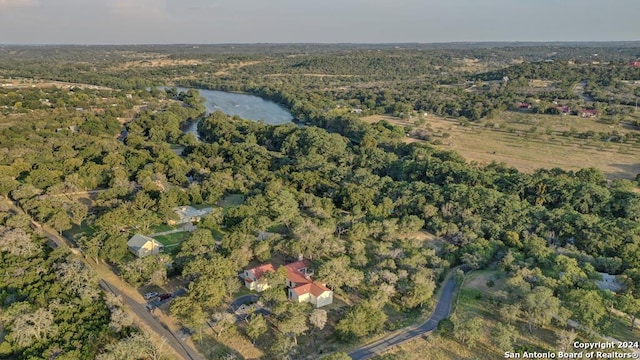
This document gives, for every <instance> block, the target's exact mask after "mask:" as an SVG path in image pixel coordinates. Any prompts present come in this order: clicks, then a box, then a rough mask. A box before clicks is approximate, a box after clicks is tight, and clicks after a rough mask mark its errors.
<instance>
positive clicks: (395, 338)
mask: <svg viewBox="0 0 640 360" xmlns="http://www.w3.org/2000/svg"><path fill="white" fill-rule="evenodd" d="M455 290H456V281H455V277H454V276H451V275H450V276H449V277H448V279H447V280H446V282H445V284H444V287H443V288H442V291H441V292H440V298H439V299H438V303H437V304H436V308H435V309H434V310H433V313H432V314H431V317H429V319H427V320H426V321H425V322H423V323H422V324H420V325H418V326H409V327H407V328H404V329H402V330H400V331H399V332H396V333H394V334H391V335H389V336H387V337H385V338H382V339H380V340H378V341H376V342H373V343H371V344H368V345H365V346H362V347H360V348H358V349H355V350H353V351H351V352H350V353H349V356H350V357H351V358H352V359H353V360H364V359H369V358H372V357H374V356H376V355H378V354H380V353H382V352H384V351H387V350H389V349H391V348H392V347H394V346H398V345H400V344H402V343H405V342H407V341H409V340H412V339H415V338H417V337H420V336H423V335H427V334H429V333H431V332H432V331H433V330H435V328H436V327H437V326H438V322H440V320H442V319H444V318H446V317H447V316H449V312H450V311H451V302H452V301H453V295H454V293H455Z"/></svg>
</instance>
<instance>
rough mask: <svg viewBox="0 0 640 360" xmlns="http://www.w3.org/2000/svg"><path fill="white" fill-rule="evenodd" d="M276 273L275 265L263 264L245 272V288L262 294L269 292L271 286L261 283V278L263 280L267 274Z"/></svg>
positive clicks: (243, 276)
mask: <svg viewBox="0 0 640 360" xmlns="http://www.w3.org/2000/svg"><path fill="white" fill-rule="evenodd" d="M275 271H276V269H275V268H274V267H273V265H271V264H263V265H260V266H256V267H254V268H252V269H247V270H245V271H244V273H243V274H242V276H241V277H242V278H243V279H244V286H246V287H247V289H249V290H255V291H257V292H261V291H264V290H267V289H268V288H269V284H268V283H267V282H264V281H260V278H262V275H264V274H265V273H268V272H275Z"/></svg>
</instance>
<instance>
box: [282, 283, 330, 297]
mask: <svg viewBox="0 0 640 360" xmlns="http://www.w3.org/2000/svg"><path fill="white" fill-rule="evenodd" d="M291 290H293V291H294V292H295V293H296V294H298V296H301V295H304V294H308V293H311V295H313V296H315V297H318V296H320V295H322V294H323V293H325V292H327V291H331V290H329V289H328V288H327V287H326V286H324V285H323V284H321V283H319V282H317V281H314V282H312V283H307V284H304V285H300V286H298V287H295V288H293V289H291Z"/></svg>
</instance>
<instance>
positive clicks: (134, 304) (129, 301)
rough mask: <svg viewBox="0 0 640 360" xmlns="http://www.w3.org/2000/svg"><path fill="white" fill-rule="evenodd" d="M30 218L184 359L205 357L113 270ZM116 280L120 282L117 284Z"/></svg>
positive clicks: (15, 206) (53, 245) (192, 359)
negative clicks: (134, 295)
mask: <svg viewBox="0 0 640 360" xmlns="http://www.w3.org/2000/svg"><path fill="white" fill-rule="evenodd" d="M8 202H9V204H10V206H11V208H12V210H13V211H15V212H16V213H20V214H25V215H27V216H29V215H28V214H26V213H25V212H24V211H23V210H22V208H20V207H19V206H18V205H17V204H16V203H14V202H13V201H10V200H8ZM29 218H30V219H31V226H32V228H33V229H34V230H35V231H39V232H41V233H42V234H43V235H45V236H46V237H47V238H48V240H49V244H50V245H51V247H52V248H57V247H66V248H68V249H70V250H71V252H72V253H73V254H74V255H75V256H76V258H78V259H79V260H81V261H82V262H84V263H85V265H87V266H89V267H91V268H92V269H93V270H94V271H95V272H96V274H98V276H99V277H100V281H99V283H100V286H101V287H102V288H103V289H104V290H105V291H110V292H112V293H114V294H116V295H119V296H122V298H123V300H124V303H125V305H126V308H127V309H128V310H129V312H130V313H131V315H132V316H134V317H135V318H137V319H138V320H139V321H140V322H143V323H144V324H145V325H146V326H147V328H148V329H149V330H152V331H154V332H155V333H156V334H158V336H160V337H162V338H164V339H166V341H167V345H169V346H170V347H171V348H172V349H173V351H174V352H175V353H176V354H178V355H179V356H180V357H181V358H182V359H191V360H202V359H203V357H202V356H201V355H200V354H199V353H198V352H197V351H196V350H194V349H193V348H192V347H190V346H188V345H187V344H183V343H182V342H181V341H180V340H178V338H177V337H176V336H175V334H174V333H173V332H172V331H170V330H169V328H168V327H167V325H166V324H164V323H162V322H161V321H159V320H158V319H156V318H155V317H154V316H153V315H152V314H151V313H149V311H148V310H147V308H146V307H145V303H144V302H138V301H136V300H135V299H133V298H131V297H130V296H128V295H127V294H126V292H125V291H123V290H122V287H125V286H128V285H126V284H124V283H122V281H121V280H120V279H119V278H118V277H117V276H116V275H115V274H114V273H113V272H111V271H109V272H108V273H106V272H104V271H103V269H101V268H100V266H99V265H97V264H93V263H91V262H89V261H87V260H86V259H85V258H84V257H83V256H82V254H81V253H80V251H79V250H78V249H75V248H72V247H71V246H70V245H69V243H67V240H66V239H65V238H63V237H62V236H60V235H59V234H57V233H56V232H55V231H54V230H52V229H49V228H47V227H46V226H42V225H40V224H39V223H37V222H36V221H35V220H33V218H31V217H29ZM101 274H102V275H101ZM106 278H110V279H112V281H107V280H106ZM116 282H117V283H118V284H116Z"/></svg>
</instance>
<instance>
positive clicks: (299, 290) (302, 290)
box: [291, 283, 311, 296]
mask: <svg viewBox="0 0 640 360" xmlns="http://www.w3.org/2000/svg"><path fill="white" fill-rule="evenodd" d="M291 290H293V291H294V292H295V293H296V294H298V296H300V295H304V294H308V293H309V292H311V283H309V284H304V285H300V286H298V287H294V288H293V289H291Z"/></svg>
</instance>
